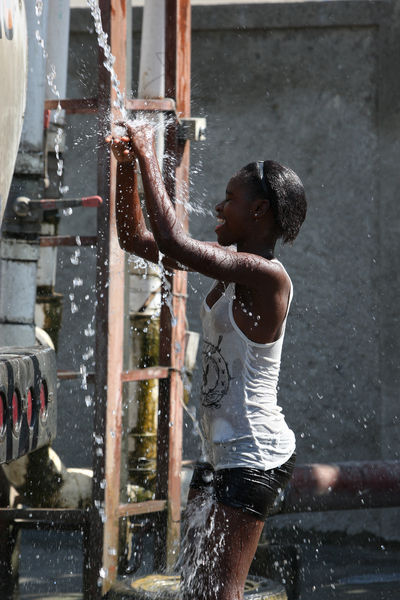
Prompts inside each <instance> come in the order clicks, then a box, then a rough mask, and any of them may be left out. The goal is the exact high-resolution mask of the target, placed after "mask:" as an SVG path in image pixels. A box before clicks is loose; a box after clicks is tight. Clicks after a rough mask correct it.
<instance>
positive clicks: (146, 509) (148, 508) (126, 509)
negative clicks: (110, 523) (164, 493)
mask: <svg viewBox="0 0 400 600" xmlns="http://www.w3.org/2000/svg"><path fill="white" fill-rule="evenodd" d="M166 508H167V501H166V500H148V501H147V502H131V503H128V504H120V505H119V507H118V516H119V517H133V516H135V515H145V514H149V513H154V512H162V511H163V510H166Z"/></svg>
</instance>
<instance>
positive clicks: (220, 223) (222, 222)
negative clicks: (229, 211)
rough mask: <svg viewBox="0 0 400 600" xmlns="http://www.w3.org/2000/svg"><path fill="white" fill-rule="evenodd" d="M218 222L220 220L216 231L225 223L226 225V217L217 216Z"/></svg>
mask: <svg viewBox="0 0 400 600" xmlns="http://www.w3.org/2000/svg"><path fill="white" fill-rule="evenodd" d="M217 222H218V225H217V226H216V228H215V229H214V231H218V230H219V229H221V227H222V226H223V225H225V219H222V218H221V217H217Z"/></svg>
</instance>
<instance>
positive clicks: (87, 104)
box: [44, 98, 98, 114]
mask: <svg viewBox="0 0 400 600" xmlns="http://www.w3.org/2000/svg"><path fill="white" fill-rule="evenodd" d="M59 104H60V105H61V108H62V109H63V110H65V111H66V112H67V113H70V114H73V113H81V114H84V113H96V112H97V110H98V101H97V98H71V99H63V100H60V101H59V100H45V103H44V109H45V110H57V109H58V105H59Z"/></svg>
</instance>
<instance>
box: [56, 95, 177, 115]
mask: <svg viewBox="0 0 400 600" xmlns="http://www.w3.org/2000/svg"><path fill="white" fill-rule="evenodd" d="M59 105H60V106H61V108H62V109H63V110H65V111H66V112H67V113H70V114H73V113H81V114H84V113H96V112H97V111H98V106H99V103H98V100H97V98H66V99H63V100H46V101H45V103H44V108H45V110H57V109H58V106H59ZM125 108H126V109H127V110H135V111H136V110H143V111H150V112H175V109H176V105H175V100H173V99H172V98H130V99H126V100H125Z"/></svg>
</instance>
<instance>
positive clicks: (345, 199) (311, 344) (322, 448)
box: [56, 0, 400, 538]
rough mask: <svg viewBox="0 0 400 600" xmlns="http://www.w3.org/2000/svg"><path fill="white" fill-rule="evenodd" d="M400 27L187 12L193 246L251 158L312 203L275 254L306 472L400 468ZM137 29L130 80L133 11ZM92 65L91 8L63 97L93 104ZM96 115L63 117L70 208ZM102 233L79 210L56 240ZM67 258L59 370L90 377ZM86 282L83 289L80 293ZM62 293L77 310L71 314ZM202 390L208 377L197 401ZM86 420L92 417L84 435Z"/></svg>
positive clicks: (71, 397) (299, 13) (81, 21)
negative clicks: (323, 467) (336, 465)
mask: <svg viewBox="0 0 400 600" xmlns="http://www.w3.org/2000/svg"><path fill="white" fill-rule="evenodd" d="M399 25H400V20H399V3H398V2H395V1H394V2H381V1H367V0H361V1H358V0H352V1H347V0H342V1H338V2H336V1H331V2H301V3H294V4H292V3H284V4H265V5H260V4H257V5H235V6H231V7H226V6H225V7H218V6H213V7H207V6H201V7H200V6H199V7H194V9H193V66H192V69H193V70H192V89H193V109H192V114H193V115H194V116H203V115H204V116H207V119H208V133H207V141H206V142H204V143H202V144H199V145H193V151H192V187H191V198H192V203H193V205H194V208H195V209H196V210H195V211H194V212H193V213H192V216H191V225H190V229H191V232H192V235H193V236H194V237H198V238H200V239H214V234H213V230H214V227H215V218H214V216H213V207H214V205H215V204H216V203H217V201H219V200H220V199H221V198H222V197H223V196H224V192H225V186H226V183H227V181H228V180H229V178H230V177H231V176H232V175H233V174H234V173H235V172H236V171H237V170H238V169H239V168H240V167H241V166H243V165H244V164H246V163H248V162H250V161H252V160H257V159H268V158H272V159H275V160H277V161H279V162H282V163H283V164H286V165H288V166H290V167H292V168H293V169H294V170H295V171H296V172H297V173H298V174H299V175H300V177H301V178H302V180H303V182H304V185H305V188H306V191H307V195H308V202H309V211H308V216H307V220H306V222H305V224H304V226H303V229H302V231H301V233H300V235H299V238H298V240H296V242H295V244H294V246H293V247H289V248H286V247H282V248H279V253H278V254H279V257H280V259H281V260H282V261H283V262H284V263H285V265H286V267H287V269H288V271H289V273H290V275H291V277H292V280H293V283H294V292H295V296H294V302H293V305H292V309H291V315H290V319H289V324H288V330H287V338H286V343H285V349H284V357H283V362H282V372H281V380H280V401H281V404H282V406H283V408H284V412H285V414H286V415H287V419H288V422H289V423H290V425H291V426H292V427H293V429H294V430H295V432H296V434H297V439H298V461H299V462H301V463H303V462H311V461H312V462H319V461H321V462H322V461H335V460H367V459H371V460H373V459H398V458H399V449H400V439H399V438H400V434H399V427H398V414H399V413H398V406H397V404H398V396H399V394H398V388H399V365H398V356H399V343H400V341H399V340H400V324H399V318H398V314H397V306H396V297H397V295H398V292H399V287H400V282H399V276H398V270H397V264H396V263H397V261H396V258H397V257H398V256H399V255H400V254H399V235H398V233H399V217H398V210H397V196H398V163H399V141H398V137H399V131H400V128H399V125H400V123H399V120H400V111H399V102H400V94H399V91H400V90H399V81H398V76H397V72H396V69H397V64H396V61H397V57H398V56H399V39H400V36H399V31H398V30H399ZM133 27H134V33H133V53H134V54H133V64H134V67H133V68H134V75H133V81H136V80H137V53H138V49H139V39H138V38H139V28H140V9H135V10H134V13H133ZM96 52H97V50H96V44H95V40H94V35H93V27H92V25H91V21H90V18H89V15H88V13H87V11H85V10H75V11H73V12H72V19H71V47H70V66H69V92H68V95H69V97H79V96H91V95H94V93H95V88H96V82H95V81H93V73H94V72H95V63H96ZM94 118H95V117H88V116H72V117H69V120H68V140H67V145H68V151H67V153H66V155H65V164H66V174H65V183H66V184H68V185H69V186H70V193H71V195H75V194H82V195H83V194H87V193H93V191H94V190H95V185H96V172H95V146H96V137H95V130H94ZM201 213H203V214H201ZM94 230H95V219H94V216H93V213H92V212H91V213H90V214H89V212H84V211H81V212H78V210H76V211H75V212H74V214H73V215H72V216H66V217H64V218H63V219H62V223H61V230H60V233H63V232H71V231H73V232H75V233H80V234H86V235H88V234H91V233H94ZM73 252H74V251H73V250H71V249H63V250H61V251H60V268H59V272H58V284H57V290H58V291H62V292H64V294H65V295H66V296H65V310H64V322H63V330H62V336H63V340H64V342H63V344H62V347H61V349H60V353H59V362H60V363H62V367H63V368H79V366H80V365H81V364H84V365H86V366H87V368H88V369H90V363H91V360H92V359H91V358H90V357H89V358H84V357H85V356H87V352H88V348H90V347H91V346H93V343H94V340H93V338H92V337H87V336H85V335H83V333H82V332H83V330H84V328H85V327H87V324H88V323H89V321H90V320H91V318H92V314H93V306H92V301H93V284H94V257H93V255H92V254H91V252H90V250H84V249H82V250H81V257H80V260H81V265H80V266H79V267H77V266H76V265H74V264H72V263H71V261H70V258H71V255H73ZM78 272H79V274H78ZM77 276H79V277H81V278H82V279H83V280H84V283H83V285H82V286H78V287H74V285H73V279H74V278H75V277H77ZM209 285H210V281H209V280H207V279H206V278H202V277H199V276H198V275H192V276H191V277H190V286H191V290H192V292H193V293H191V296H190V300H189V317H190V326H191V328H192V329H197V330H199V329H200V323H199V319H198V309H199V305H200V302H201V300H202V297H203V295H204V293H205V291H206V290H207V288H208V286H209ZM69 294H74V298H73V300H72V302H74V303H76V304H77V305H78V307H79V310H78V312H75V313H72V312H71V310H70V306H71V300H70V299H69V297H68V296H69ZM85 297H87V298H86V299H85ZM89 352H90V351H89ZM62 385H63V386H64V387H63V389H62V390H60V395H61V398H62V404H63V408H62V409H61V419H65V422H66V424H67V426H66V432H67V431H70V429H68V423H69V424H70V425H69V427H72V423H74V425H73V426H74V427H76V431H74V434H76V435H77V439H78V442H80V445H79V448H78V446H76V445H75V446H74V448H72V447H71V444H70V442H69V436H68V433H66V434H65V435H64V436H63V435H62V433H61V430H62V426H60V427H59V432H60V433H59V438H58V440H57V442H56V446H57V447H58V449H59V450H60V452H61V454H62V456H63V457H64V459H65V460H66V462H67V463H68V466H76V465H77V464H78V463H79V466H83V463H85V466H86V465H88V461H89V453H90V444H91V439H89V436H90V433H89V432H90V431H91V428H90V419H91V409H90V406H89V407H87V406H86V402H85V395H87V394H88V393H89V392H90V390H89V391H88V392H82V390H80V389H79V385H77V386H76V387H75V388H72V387H68V385H67V384H62ZM198 387H199V374H197V376H196V377H195V384H194V392H193V402H194V403H196V396H197V393H198ZM78 409H79V410H81V412H82V413H83V415H84V417H82V419H81V420H80V422H79V423H76V420H75V416H76V411H77V410H78ZM70 415H71V416H70ZM186 431H187V434H186V439H185V454H186V457H188V458H195V457H196V453H197V448H198V442H197V439H196V438H195V436H194V435H193V434H192V432H191V427H190V424H187V428H186ZM298 519H299V517H296V518H293V519H292V517H290V518H287V519H286V520H288V521H291V520H292V521H294V522H297V521H298ZM395 521H396V522H397V523H398V514H397V511H395V510H390V511H389V510H388V511H369V512H368V511H362V512H361V511H360V512H358V513H357V514H354V513H334V515H330V516H329V515H320V516H313V515H311V516H306V517H304V518H303V517H302V522H303V524H304V525H307V526H315V527H328V528H347V529H348V530H349V531H359V530H362V529H364V530H367V531H373V532H375V533H380V534H382V535H385V536H387V537H394V538H400V530H399V527H398V525H397V526H395V527H394V526H393V524H394V522H395Z"/></svg>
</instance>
